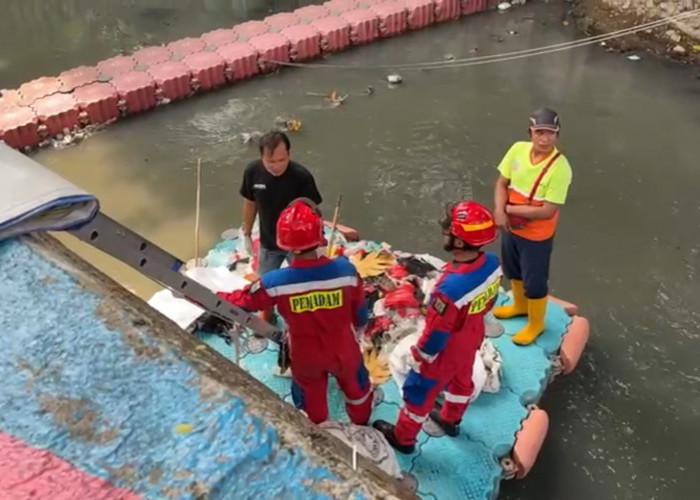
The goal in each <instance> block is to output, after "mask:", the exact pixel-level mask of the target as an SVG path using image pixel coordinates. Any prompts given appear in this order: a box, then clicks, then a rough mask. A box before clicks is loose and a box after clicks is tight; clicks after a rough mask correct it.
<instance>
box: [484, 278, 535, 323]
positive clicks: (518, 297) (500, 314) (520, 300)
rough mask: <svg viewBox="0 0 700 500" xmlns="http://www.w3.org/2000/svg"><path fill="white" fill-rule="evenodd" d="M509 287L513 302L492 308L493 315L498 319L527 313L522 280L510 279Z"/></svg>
mask: <svg viewBox="0 0 700 500" xmlns="http://www.w3.org/2000/svg"><path fill="white" fill-rule="evenodd" d="M510 289H511V291H512V292H513V302H512V303H510V304H508V305H505V306H498V307H494V308H493V315H494V316H495V317H497V318H498V319H508V318H515V317H516V316H525V315H527V312H528V308H527V299H526V298H525V287H524V286H523V282H522V280H510Z"/></svg>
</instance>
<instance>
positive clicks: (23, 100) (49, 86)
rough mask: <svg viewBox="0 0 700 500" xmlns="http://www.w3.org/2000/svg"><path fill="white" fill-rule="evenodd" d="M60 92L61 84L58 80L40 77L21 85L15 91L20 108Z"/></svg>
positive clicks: (51, 77)
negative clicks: (17, 94)
mask: <svg viewBox="0 0 700 500" xmlns="http://www.w3.org/2000/svg"><path fill="white" fill-rule="evenodd" d="M60 90H61V82H60V81H59V80H58V78H56V77H53V76H42V77H41V78H37V79H36V80H32V81H31V82H27V83H23V84H22V85H21V86H20V88H18V89H17V91H18V92H19V97H20V101H19V104H20V105H22V106H29V105H31V104H32V103H33V102H34V101H36V100H37V99H41V98H42V97H46V96H47V95H51V94H55V93H56V92H59V91H60Z"/></svg>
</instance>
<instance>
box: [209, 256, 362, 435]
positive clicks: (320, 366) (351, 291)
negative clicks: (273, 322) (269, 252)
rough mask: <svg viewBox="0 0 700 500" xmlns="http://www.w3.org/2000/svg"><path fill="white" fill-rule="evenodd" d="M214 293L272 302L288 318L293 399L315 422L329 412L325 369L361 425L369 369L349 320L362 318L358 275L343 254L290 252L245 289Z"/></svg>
mask: <svg viewBox="0 0 700 500" xmlns="http://www.w3.org/2000/svg"><path fill="white" fill-rule="evenodd" d="M217 295H218V296H219V297H222V298H224V299H225V300H227V301H229V302H231V303H233V304H235V305H237V306H239V307H241V308H243V309H246V310H248V311H250V312H252V311H259V310H261V309H264V308H266V307H270V306H273V305H276V306H277V311H278V312H279V314H280V315H281V316H282V318H284V320H285V322H286V323H287V328H288V331H289V344H290V346H289V350H290V353H289V354H290V358H291V365H290V368H291V370H292V399H293V401H294V404H295V405H296V407H297V408H299V409H302V410H304V411H305V412H306V414H307V415H308V417H309V419H310V420H311V421H312V422H314V423H320V422H323V421H324V420H326V419H327V418H328V405H327V401H326V397H327V385H328V374H332V375H333V376H334V377H335V378H336V380H337V381H338V385H339V386H340V389H341V391H342V392H343V394H344V395H345V402H346V409H347V412H348V416H349V417H350V420H351V421H352V422H353V423H355V424H359V425H366V424H367V421H368V420H369V416H370V412H371V410H372V397H371V396H372V391H371V384H370V380H369V373H368V372H367V369H366V368H365V365H364V362H363V359H362V353H361V352H360V347H359V344H358V343H357V340H356V339H355V332H354V330H353V325H355V326H356V327H358V328H361V327H364V326H365V325H366V324H367V318H368V310H367V304H366V302H365V297H364V292H363V286H362V279H361V278H360V277H359V276H358V274H357V270H356V269H355V267H354V266H353V265H352V264H351V263H350V261H348V260H347V259H346V258H345V257H338V258H336V259H332V260H331V259H328V258H326V257H320V258H318V259H299V258H295V259H293V260H292V262H291V264H290V265H289V267H287V268H283V269H276V270H273V271H269V272H267V273H265V274H264V275H263V276H262V277H261V278H260V279H259V280H258V281H256V282H254V283H252V284H251V285H248V286H247V287H246V288H245V289H244V290H238V291H234V292H232V293H224V292H219V293H218V294H217Z"/></svg>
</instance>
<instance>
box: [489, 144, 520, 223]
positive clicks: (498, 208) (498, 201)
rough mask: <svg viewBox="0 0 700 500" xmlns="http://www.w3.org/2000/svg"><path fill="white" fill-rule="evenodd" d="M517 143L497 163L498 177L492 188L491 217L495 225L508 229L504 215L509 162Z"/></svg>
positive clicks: (509, 172)
mask: <svg viewBox="0 0 700 500" xmlns="http://www.w3.org/2000/svg"><path fill="white" fill-rule="evenodd" d="M516 144H517V143H515V144H513V145H512V146H511V147H510V149H508V151H507V152H506V154H505V155H504V156H503V158H502V159H501V163H499V164H498V173H499V175H498V178H497V179H496V185H495V186H494V190H493V218H494V222H495V223H496V226H497V227H499V228H501V229H505V230H510V224H509V223H508V217H507V216H506V205H507V204H508V186H509V185H510V177H511V174H512V171H511V163H512V157H513V151H514V150H515V146H516Z"/></svg>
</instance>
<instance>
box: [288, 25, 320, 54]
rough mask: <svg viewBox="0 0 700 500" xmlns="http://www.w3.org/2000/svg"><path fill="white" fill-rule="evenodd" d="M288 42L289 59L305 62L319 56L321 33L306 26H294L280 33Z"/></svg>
mask: <svg viewBox="0 0 700 500" xmlns="http://www.w3.org/2000/svg"><path fill="white" fill-rule="evenodd" d="M280 34H281V35H282V36H284V37H285V38H286V39H287V40H289V44H290V45H289V59H290V60H292V61H305V60H307V59H313V58H314V57H318V56H320V55H321V33H319V32H318V30H317V29H316V28H314V27H313V26H311V25H308V24H295V25H294V26H290V27H288V28H284V29H283V30H282V31H280Z"/></svg>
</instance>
